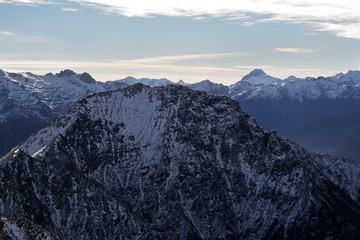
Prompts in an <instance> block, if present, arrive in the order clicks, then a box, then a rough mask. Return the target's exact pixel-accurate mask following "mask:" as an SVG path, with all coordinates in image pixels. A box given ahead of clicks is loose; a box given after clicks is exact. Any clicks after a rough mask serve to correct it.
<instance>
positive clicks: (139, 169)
mask: <svg viewBox="0 0 360 240" xmlns="http://www.w3.org/2000/svg"><path fill="white" fill-rule="evenodd" d="M359 179H360V167H359V165H358V164H354V163H352V162H349V161H347V160H344V159H339V158H334V157H330V156H327V155H318V154H314V153H309V152H307V151H306V150H304V149H303V148H301V147H299V146H298V145H297V144H295V143H293V142H291V141H289V140H286V139H284V138H282V137H280V136H278V135H277V134H276V133H274V132H265V131H263V129H262V128H260V127H259V126H258V125H257V123H256V122H255V120H254V118H252V117H250V116H249V115H248V114H247V113H245V112H244V111H242V109H241V108H240V106H239V104H238V103H237V102H236V101H233V100H231V99H230V98H227V97H221V96H211V95H207V94H205V93H204V92H198V91H193V90H190V89H189V88H186V87H182V86H174V85H170V86H166V87H154V88H150V87H146V86H144V85H141V84H136V85H133V86H131V87H127V88H124V89H120V90H117V91H110V92H103V93H99V94H94V95H91V96H89V97H86V98H82V99H81V100H80V101H78V102H77V103H76V104H74V105H73V106H72V107H71V108H70V109H69V110H67V111H65V112H64V113H63V114H61V115H60V116H58V117H57V118H56V119H55V120H54V121H53V122H52V123H51V124H50V125H48V126H46V127H45V128H43V129H42V130H40V131H39V132H38V133H36V134H35V135H33V136H31V137H30V138H29V139H28V140H26V141H25V142H24V143H23V144H21V145H19V146H18V147H16V148H15V149H14V150H13V151H11V152H10V153H9V154H7V155H6V156H5V157H4V158H2V159H1V162H0V215H1V216H3V217H15V216H20V215H22V216H25V217H27V218H29V219H31V220H32V221H35V222H37V223H39V224H41V225H42V226H43V227H44V228H46V229H48V230H50V231H52V232H54V233H56V234H57V235H59V236H60V237H62V238H64V239H130V238H131V239H279V238H289V239H293V238H299V239H309V238H313V239H325V238H327V237H334V238H336V239H340V238H346V239H356V238H357V237H358V236H359V234H360V232H359V229H360V214H359V213H360V210H359V189H360V183H359V181H360V180H359Z"/></svg>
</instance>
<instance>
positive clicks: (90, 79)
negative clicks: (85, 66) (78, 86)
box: [80, 72, 96, 83]
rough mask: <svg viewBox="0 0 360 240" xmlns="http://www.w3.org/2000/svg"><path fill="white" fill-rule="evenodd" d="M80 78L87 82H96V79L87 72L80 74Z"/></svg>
mask: <svg viewBox="0 0 360 240" xmlns="http://www.w3.org/2000/svg"><path fill="white" fill-rule="evenodd" d="M80 80H82V81H83V82H86V83H95V82H96V81H95V79H94V78H93V77H92V76H91V75H90V74H88V73H87V72H85V73H83V74H81V75H80Z"/></svg>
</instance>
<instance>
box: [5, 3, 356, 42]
mask: <svg viewBox="0 0 360 240" xmlns="http://www.w3.org/2000/svg"><path fill="white" fill-rule="evenodd" d="M67 1H68V2H72V3H74V2H76V3H79V4H81V5H85V6H89V7H93V8H96V9H98V10H99V11H101V12H102V13H106V14H119V15H123V16H128V17H152V16H156V15H163V16H184V17H192V18H193V19H202V18H203V16H205V15H206V16H213V17H226V18H227V19H228V20H232V21H236V20H239V21H241V20H242V19H244V18H247V15H248V14H256V15H257V16H258V17H259V18H260V22H264V21H286V22H293V23H305V24H308V25H309V26H310V27H312V28H313V29H314V30H316V31H327V32H331V33H333V34H335V35H337V36H338V37H346V38H355V39H360V30H359V29H360V2H359V1H358V0H342V1H337V0H317V1H313V0H284V1H279V0H257V1H254V0H242V1H234V0H222V1H207V0H197V1H193V0H182V1H168V0H152V1H143V0H124V1H118V0H67ZM0 3H14V4H27V5H36V4H59V2H54V1H52V0H0ZM68 9H72V8H68ZM261 18H262V19H261ZM244 25H245V26H250V25H251V21H247V22H246V23H244Z"/></svg>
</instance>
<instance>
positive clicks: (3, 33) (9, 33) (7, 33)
mask: <svg viewBox="0 0 360 240" xmlns="http://www.w3.org/2000/svg"><path fill="white" fill-rule="evenodd" d="M14 35H16V34H15V33H13V32H0V36H3V37H11V36H14Z"/></svg>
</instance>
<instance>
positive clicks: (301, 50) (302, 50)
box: [274, 48, 315, 53]
mask: <svg viewBox="0 0 360 240" xmlns="http://www.w3.org/2000/svg"><path fill="white" fill-rule="evenodd" d="M274 51H276V52H286V53H313V52H315V50H313V49H308V48H275V49H274Z"/></svg>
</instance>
